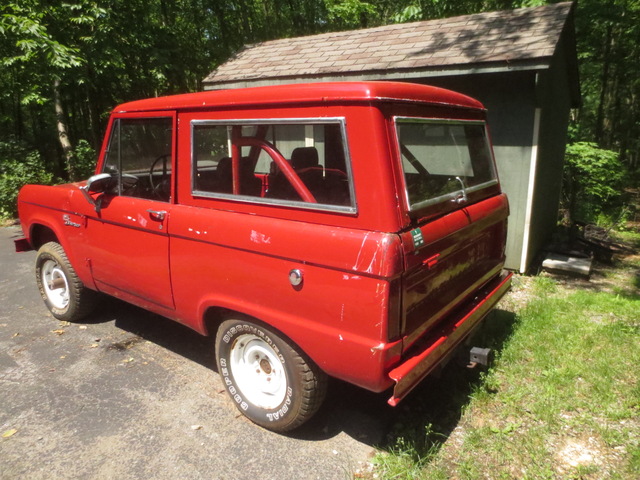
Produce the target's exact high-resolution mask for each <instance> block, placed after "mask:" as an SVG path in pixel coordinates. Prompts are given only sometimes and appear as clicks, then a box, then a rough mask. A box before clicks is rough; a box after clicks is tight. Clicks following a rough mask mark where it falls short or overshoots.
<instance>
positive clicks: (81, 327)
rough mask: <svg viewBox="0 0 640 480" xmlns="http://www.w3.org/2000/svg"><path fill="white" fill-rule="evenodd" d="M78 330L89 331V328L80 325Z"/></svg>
mask: <svg viewBox="0 0 640 480" xmlns="http://www.w3.org/2000/svg"><path fill="white" fill-rule="evenodd" d="M78 328H79V329H80V330H86V329H87V326H86V325H80V326H79V327H78Z"/></svg>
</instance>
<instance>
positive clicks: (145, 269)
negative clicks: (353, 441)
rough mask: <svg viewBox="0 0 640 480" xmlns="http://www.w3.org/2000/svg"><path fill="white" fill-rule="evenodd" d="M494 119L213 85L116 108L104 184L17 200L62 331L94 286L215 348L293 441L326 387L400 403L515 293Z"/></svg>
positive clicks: (239, 392) (466, 103) (233, 385)
mask: <svg viewBox="0 0 640 480" xmlns="http://www.w3.org/2000/svg"><path fill="white" fill-rule="evenodd" d="M485 118H486V116H485V110H484V108H483V106H482V105H481V104H480V103H479V102H477V101H476V100H473V99H471V98H469V97H466V96H464V95H461V94H458V93H454V92H451V91H447V90H442V89H438V88H433V87H428V86H423V85H413V84H407V83H387V82H380V83H377V82H367V83H364V82H362V83H360V82H359V83H322V84H306V85H305V84H300V85H286V86H274V87H262V88H248V89H240V90H228V91H215V92H202V93H194V94H187V95H178V96H171V97H164V98H154V99H148V100H140V101H135V102H131V103H126V104H123V105H120V106H118V107H117V108H116V109H115V110H114V111H113V113H112V115H111V119H110V121H109V126H108V130H107V135H106V138H105V141H104V145H103V148H102V151H101V154H100V158H99V161H98V164H97V167H96V175H94V176H93V177H91V178H90V179H89V180H88V181H87V182H82V183H73V184H67V185H58V186H54V187H47V186H35V185H28V186H26V187H24V188H23V189H22V190H21V192H20V196H19V200H18V202H19V211H20V219H21V222H22V227H23V231H24V235H25V237H26V238H24V239H21V240H20V241H18V242H17V249H18V250H24V249H26V248H33V249H38V255H37V261H36V280H37V282H38V286H39V288H40V291H41V293H42V297H43V299H44V301H45V303H46V305H47V306H48V307H49V309H50V310H51V312H52V313H53V315H54V316H55V317H56V318H59V319H63V320H76V319H79V318H81V317H82V316H84V315H86V314H87V313H89V312H90V309H91V307H92V305H93V303H94V300H95V298H96V292H102V293H105V294H108V295H113V296H116V297H118V298H121V299H124V300H126V301H128V302H130V303H133V304H135V305H138V306H141V307H143V308H146V309H148V310H151V311H153V312H156V313H158V314H160V315H163V316H165V317H169V318H172V319H174V320H176V321H178V322H181V323H183V324H185V325H187V326H189V327H191V328H193V329H194V330H196V331H198V332H200V333H202V334H204V335H215V336H216V359H217V363H218V371H219V373H220V375H221V376H222V379H223V381H224V383H225V385H226V388H227V390H228V392H229V395H230V396H231V399H232V401H233V403H234V404H236V406H237V407H238V408H239V409H240V411H242V413H244V414H245V415H246V416H247V417H249V418H250V419H251V420H252V421H254V422H255V423H257V424H259V425H262V426H264V427H266V428H269V429H272V430H276V431H286V430H291V429H293V428H295V427H297V426H299V425H300V424H302V423H303V422H304V421H305V420H307V419H308V418H309V417H310V416H311V415H313V414H314V413H315V411H316V410H317V409H318V407H319V406H320V404H321V402H322V400H323V397H324V395H325V391H326V384H327V376H333V377H337V378H340V379H342V380H345V381H348V382H351V383H354V384H356V385H359V386H361V387H363V388H366V389H369V390H372V391H375V392H382V391H384V390H387V389H388V388H390V387H392V386H393V387H394V389H393V394H392V396H391V398H390V399H389V403H390V404H391V405H396V404H397V403H398V402H399V401H400V400H401V399H402V398H403V397H404V396H406V395H407V394H408V393H409V391H410V390H411V389H412V388H413V387H415V386H416V384H418V383H419V382H420V381H421V379H422V378H424V377H425V376H426V375H428V374H429V373H430V372H431V371H432V370H433V369H434V368H435V367H436V366H437V365H438V364H439V363H441V362H442V361H443V360H445V359H446V358H447V357H448V356H449V354H450V353H451V352H452V351H453V350H454V348H455V347H457V346H458V345H460V344H461V343H462V341H463V340H464V339H465V338H466V337H467V336H468V335H469V334H470V333H471V331H472V330H473V329H474V328H475V327H477V326H478V324H479V323H480V321H481V320H482V319H483V318H484V317H485V316H486V314H487V313H488V312H489V310H490V309H491V308H492V307H493V306H494V305H495V304H496V302H497V301H498V300H499V299H500V298H501V297H502V295H503V294H504V293H505V292H506V290H507V289H508V288H509V285H510V275H509V274H505V273H504V272H503V271H502V267H503V262H504V246H505V237H506V231H507V215H508V204H507V199H506V197H505V195H504V194H503V193H501V190H500V184H499V182H498V178H497V175H496V168H495V164H494V160H493V154H492V149H491V145H490V142H489V139H488V133H487V127H486V124H485Z"/></svg>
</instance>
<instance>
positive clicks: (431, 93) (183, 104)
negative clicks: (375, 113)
mask: <svg viewBox="0 0 640 480" xmlns="http://www.w3.org/2000/svg"><path fill="white" fill-rule="evenodd" d="M354 102H355V103H363V102H364V103H371V102H402V103H406V102H409V103H423V104H429V105H441V106H453V107H461V108H469V109H474V110H478V109H481V110H484V107H483V105H482V104H481V103H480V102H479V101H477V100H475V99H473V98H471V97H468V96H466V95H463V94H460V93H457V92H452V91H451V90H446V89H443V88H438V87H432V86H429V85H419V84H415V83H403V82H332V83H329V82H326V83H298V84H292V85H273V86H266V87H252V88H240V89H232V90H209V91H204V92H197V93H187V94H182V95H171V96H166V97H157V98H148V99H144V100H136V101H133V102H128V103H123V104H121V105H118V106H117V107H116V108H115V109H114V110H113V112H114V113H123V112H141V111H157V110H185V109H186V110H192V109H206V108H212V107H227V108H233V107H251V106H256V107H264V106H281V105H282V106H284V105H303V104H346V103H354Z"/></svg>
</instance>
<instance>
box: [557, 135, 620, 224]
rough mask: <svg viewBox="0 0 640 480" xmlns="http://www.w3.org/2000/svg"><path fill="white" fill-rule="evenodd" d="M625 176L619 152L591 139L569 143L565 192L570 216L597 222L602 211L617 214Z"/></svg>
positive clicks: (566, 159) (565, 172) (566, 154)
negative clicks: (603, 146) (606, 148)
mask: <svg viewBox="0 0 640 480" xmlns="http://www.w3.org/2000/svg"><path fill="white" fill-rule="evenodd" d="M625 178H627V172H626V169H625V167H624V165H623V164H622V162H620V159H619V154H618V153H617V152H613V151H611V150H604V149H601V148H598V146H597V145H596V144H595V143H590V142H577V143H573V144H570V145H567V149H566V153H565V169H564V192H565V197H566V201H567V206H568V208H569V210H570V213H571V218H572V219H573V220H583V221H595V220H596V219H597V217H598V215H600V214H602V213H611V214H613V213H615V211H616V210H619V209H620V208H621V207H622V203H621V199H622V195H623V187H624V181H625Z"/></svg>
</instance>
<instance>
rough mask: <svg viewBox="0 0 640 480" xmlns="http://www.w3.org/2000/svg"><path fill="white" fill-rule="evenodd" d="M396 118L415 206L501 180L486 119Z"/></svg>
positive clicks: (420, 206)
mask: <svg viewBox="0 0 640 480" xmlns="http://www.w3.org/2000/svg"><path fill="white" fill-rule="evenodd" d="M395 122H396V130H397V136H398V147H399V151H400V154H401V157H402V168H403V171H404V179H405V186H406V193H407V198H408V200H409V206H410V208H411V210H415V209H419V208H422V207H425V206H428V205H431V204H436V203H440V202H445V201H450V200H451V199H454V198H455V197H456V195H458V194H460V192H464V194H465V195H466V193H470V192H474V191H478V190H481V189H483V188H486V187H489V186H491V185H495V184H496V183H497V177H496V173H495V168H494V164H493V157H492V155H491V149H490V148H489V142H488V140H487V135H486V131H485V126H484V123H482V122H449V121H441V120H440V121H438V120H428V119H420V118H396V119H395Z"/></svg>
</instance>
